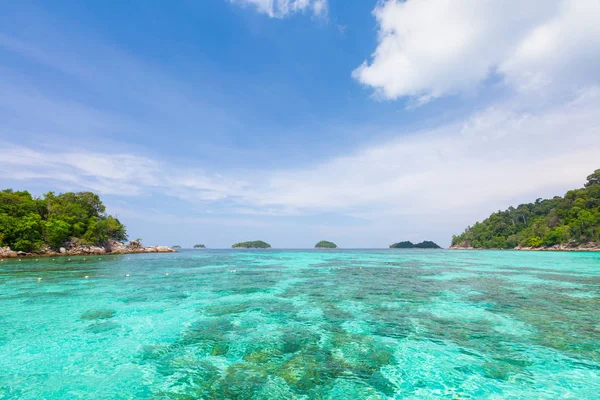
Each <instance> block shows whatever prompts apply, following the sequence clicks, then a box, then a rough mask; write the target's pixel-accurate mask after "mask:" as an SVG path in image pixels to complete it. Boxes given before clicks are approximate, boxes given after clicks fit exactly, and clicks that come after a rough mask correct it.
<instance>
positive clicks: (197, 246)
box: [194, 244, 206, 249]
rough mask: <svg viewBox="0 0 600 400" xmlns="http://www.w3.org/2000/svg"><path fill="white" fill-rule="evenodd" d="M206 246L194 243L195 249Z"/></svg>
mask: <svg viewBox="0 0 600 400" xmlns="http://www.w3.org/2000/svg"><path fill="white" fill-rule="evenodd" d="M205 248H206V246H205V245H203V244H195V245H194V249H205Z"/></svg>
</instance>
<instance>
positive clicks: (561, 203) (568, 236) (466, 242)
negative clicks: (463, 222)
mask: <svg viewBox="0 0 600 400" xmlns="http://www.w3.org/2000/svg"><path fill="white" fill-rule="evenodd" d="M450 248H451V249H516V250H596V251H600V169H598V170H596V171H595V172H594V173H593V174H591V175H589V176H588V177H587V182H586V183H585V186H584V187H583V188H581V189H575V190H570V191H568V192H567V193H566V194H565V195H564V197H559V196H556V197H554V198H552V199H548V200H542V199H537V200H536V201H535V202H534V203H528V204H521V205H519V206H517V207H516V208H515V207H509V208H508V209H507V210H505V211H498V212H496V213H494V214H492V215H491V216H489V217H488V218H487V219H485V220H484V221H482V222H477V223H475V225H473V226H469V227H467V229H465V231H464V232H463V233H461V234H460V235H454V236H452V246H451V247H450Z"/></svg>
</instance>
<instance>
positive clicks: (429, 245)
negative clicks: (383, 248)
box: [390, 240, 441, 249]
mask: <svg viewBox="0 0 600 400" xmlns="http://www.w3.org/2000/svg"><path fill="white" fill-rule="evenodd" d="M390 249H441V247H440V246H438V245H437V244H435V243H434V242H431V241H429V240H425V241H423V242H421V243H417V244H413V243H412V242H410V241H404V242H398V243H394V244H391V245H390Z"/></svg>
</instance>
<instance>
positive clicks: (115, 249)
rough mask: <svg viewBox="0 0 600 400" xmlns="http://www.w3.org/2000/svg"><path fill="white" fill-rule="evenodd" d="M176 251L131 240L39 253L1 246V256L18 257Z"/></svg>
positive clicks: (73, 245)
mask: <svg viewBox="0 0 600 400" xmlns="http://www.w3.org/2000/svg"><path fill="white" fill-rule="evenodd" d="M175 252H176V251H175V250H173V249H172V248H170V247H167V246H142V244H141V243H140V242H137V241H131V242H129V243H128V244H123V243H121V242H117V241H116V240H111V241H109V242H108V243H106V245H104V246H88V245H82V244H80V243H79V242H70V243H65V247H61V248H59V249H58V251H54V250H52V249H50V248H49V247H45V248H43V249H41V250H40V251H39V252H37V253H26V252H24V251H14V250H11V249H10V247H0V258H16V257H29V256H37V257H51V256H83V255H104V254H131V253H175Z"/></svg>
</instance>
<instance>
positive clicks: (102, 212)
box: [0, 189, 127, 252]
mask: <svg viewBox="0 0 600 400" xmlns="http://www.w3.org/2000/svg"><path fill="white" fill-rule="evenodd" d="M109 240H116V241H120V242H122V241H125V240H127V232H126V230H125V226H124V225H123V224H121V222H119V220H118V219H117V218H114V217H113V216H111V215H107V214H106V209H105V207H104V204H102V201H101V200H100V197H99V196H98V195H97V194H94V193H91V192H78V193H72V192H69V193H62V194H58V195H57V194H54V193H53V192H48V193H46V194H45V195H44V196H42V197H39V198H38V197H34V196H32V195H31V194H30V193H29V192H27V191H20V192H19V191H13V190H12V189H5V190H2V191H0V247H4V246H9V247H10V248H11V249H12V250H15V251H25V252H35V251H39V250H41V249H42V248H44V247H50V248H52V249H58V248H60V247H61V246H63V245H64V244H65V243H67V242H79V243H81V244H86V245H103V244H105V243H107V242H108V241H109Z"/></svg>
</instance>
